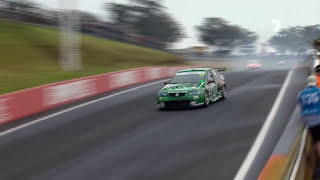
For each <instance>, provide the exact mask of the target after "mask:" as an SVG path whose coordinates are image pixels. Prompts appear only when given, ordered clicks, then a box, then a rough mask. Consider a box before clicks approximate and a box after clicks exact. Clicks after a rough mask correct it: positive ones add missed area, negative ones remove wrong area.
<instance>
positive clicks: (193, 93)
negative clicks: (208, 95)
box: [189, 90, 200, 96]
mask: <svg viewBox="0 0 320 180" xmlns="http://www.w3.org/2000/svg"><path fill="white" fill-rule="evenodd" d="M199 94H200V90H196V91H191V92H189V95H190V96H194V95H199Z"/></svg>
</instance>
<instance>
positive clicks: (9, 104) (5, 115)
mask: <svg viewBox="0 0 320 180" xmlns="http://www.w3.org/2000/svg"><path fill="white" fill-rule="evenodd" d="M185 68H189V67H187V66H180V67H145V68H136V69H130V70H124V71H117V72H112V73H106V74H101V75H96V76H90V77H84V78H79V79H73V80H68V81H63V82H57V83H52V84H48V85H44V86H38V87H34V88H31V89H26V90H22V91H17V92H13V93H9V94H4V95H1V96H0V125H3V124H6V123H8V122H11V121H14V120H17V119H19V118H23V117H26V116H30V115H33V114H37V113H40V112H43V111H46V110H49V109H51V108H54V107H58V106H61V105H65V104H68V103H71V102H75V101H78V100H82V99H85V98H88V97H92V96H95V95H98V94H102V93H105V92H110V91H113V90H117V89H120V88H124V87H128V86H132V85H135V84H139V83H145V82H148V81H153V80H157V79H163V78H168V77H171V76H173V75H174V74H175V73H176V72H177V71H180V70H182V69H185Z"/></svg>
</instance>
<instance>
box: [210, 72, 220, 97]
mask: <svg viewBox="0 0 320 180" xmlns="http://www.w3.org/2000/svg"><path fill="white" fill-rule="evenodd" d="M210 81H212V82H211V83H210ZM208 86H209V94H210V97H211V98H213V97H214V96H215V95H216V94H217V92H218V89H217V83H216V81H215V79H214V75H213V74H212V72H211V71H208Z"/></svg>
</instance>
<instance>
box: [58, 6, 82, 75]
mask: <svg viewBox="0 0 320 180" xmlns="http://www.w3.org/2000/svg"><path fill="white" fill-rule="evenodd" d="M59 3H60V8H61V10H62V13H61V14H60V19H59V21H60V60H59V63H60V66H61V68H62V69H63V70H67V71H72V70H81V69H82V59H81V33H80V28H81V24H80V17H79V15H78V13H77V12H76V11H75V10H76V8H77V0H59Z"/></svg>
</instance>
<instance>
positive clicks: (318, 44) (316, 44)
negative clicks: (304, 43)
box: [313, 38, 320, 51]
mask: <svg viewBox="0 0 320 180" xmlns="http://www.w3.org/2000/svg"><path fill="white" fill-rule="evenodd" d="M313 47H314V48H315V49H317V50H318V51H320V38H318V39H316V40H314V41H313Z"/></svg>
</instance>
